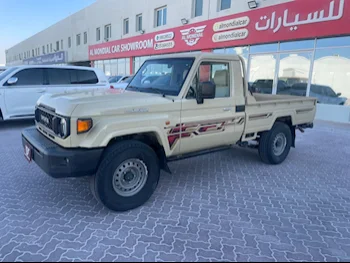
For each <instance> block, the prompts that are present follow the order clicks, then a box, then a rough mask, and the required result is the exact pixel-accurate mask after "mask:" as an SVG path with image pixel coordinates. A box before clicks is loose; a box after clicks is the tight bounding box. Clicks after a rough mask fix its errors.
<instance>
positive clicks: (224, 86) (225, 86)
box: [214, 69, 230, 98]
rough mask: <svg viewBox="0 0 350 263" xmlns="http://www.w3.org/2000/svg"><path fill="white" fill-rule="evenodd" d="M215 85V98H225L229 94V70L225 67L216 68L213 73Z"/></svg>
mask: <svg viewBox="0 0 350 263" xmlns="http://www.w3.org/2000/svg"><path fill="white" fill-rule="evenodd" d="M214 83H215V85H216V95H215V97H216V98H225V97H229V96H230V85H229V72H228V70H227V69H223V70H217V71H216V72H215V75H214Z"/></svg>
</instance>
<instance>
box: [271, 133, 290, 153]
mask: <svg viewBox="0 0 350 263" xmlns="http://www.w3.org/2000/svg"><path fill="white" fill-rule="evenodd" d="M286 146H287V138H286V136H285V135H284V134H283V133H279V134H277V136H276V137H275V140H274V141H273V153H274V154H275V155H276V156H280V155H281V154H282V153H283V152H284V150H285V149H286Z"/></svg>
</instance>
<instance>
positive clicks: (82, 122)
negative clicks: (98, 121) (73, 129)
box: [77, 119, 92, 134]
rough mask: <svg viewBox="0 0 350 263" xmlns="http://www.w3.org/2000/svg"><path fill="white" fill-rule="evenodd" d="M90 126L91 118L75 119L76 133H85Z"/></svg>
mask: <svg viewBox="0 0 350 263" xmlns="http://www.w3.org/2000/svg"><path fill="white" fill-rule="evenodd" d="M91 128H92V119H79V120H78V121H77V133H78V134H80V133H85V132H88V131H90V130H91Z"/></svg>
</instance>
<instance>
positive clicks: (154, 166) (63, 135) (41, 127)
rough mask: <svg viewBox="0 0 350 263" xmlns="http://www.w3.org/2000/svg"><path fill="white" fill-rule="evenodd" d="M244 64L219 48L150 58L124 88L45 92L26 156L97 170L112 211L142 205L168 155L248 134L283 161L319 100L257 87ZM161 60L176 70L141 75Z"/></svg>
mask: <svg viewBox="0 0 350 263" xmlns="http://www.w3.org/2000/svg"><path fill="white" fill-rule="evenodd" d="M244 63H245V62H244V59H243V58H242V57H240V56H237V55H228V54H213V53H187V54H172V55H166V56H160V57H152V59H149V60H146V62H145V63H143V65H142V66H141V69H140V70H139V71H138V72H137V73H136V75H135V77H133V78H132V81H131V82H130V85H129V86H128V87H127V88H126V90H125V91H124V92H114V91H113V90H108V91H107V92H101V91H97V92H81V93H75V94H68V95H60V96H53V95H49V94H48V95H45V96H42V97H41V98H40V100H39V101H38V103H37V108H36V122H35V126H34V127H28V128H26V129H24V130H23V132H22V144H23V148H24V156H25V158H26V159H27V160H28V161H29V162H31V161H33V162H35V163H36V164H37V165H38V166H39V167H40V168H41V169H42V170H43V171H45V172H46V173H47V174H48V175H50V176H52V177H54V178H66V177H79V176H91V190H92V192H93V194H94V196H95V197H96V199H97V200H99V201H100V202H101V203H102V204H104V205H105V206H106V207H108V208H109V209H111V210H114V211H127V210H130V209H134V208H137V207H139V206H141V205H142V204H144V203H145V202H146V201H147V200H148V199H149V198H150V197H151V196H152V194H153V193H154V191H155V190H156V188H157V185H158V183H159V176H160V171H161V170H164V171H167V172H170V168H169V166H168V162H170V161H175V160H178V159H182V158H189V157H193V156H196V155H200V154H204V153H209V152H212V151H218V150H224V149H225V150H227V149H229V148H231V147H232V146H233V145H239V146H242V147H245V146H248V145H249V144H248V143H249V142H252V143H254V144H255V145H256V148H257V152H258V153H259V156H260V158H261V161H262V162H264V163H267V164H270V165H276V164H281V163H282V162H284V161H285V160H286V158H287V156H288V154H289V152H290V150H291V148H292V147H295V141H296V130H298V129H299V130H301V131H304V129H305V128H312V127H313V121H314V118H315V114H316V99H315V98H306V97H296V96H282V95H270V94H268V95H267V94H256V93H255V94H254V95H252V94H251V93H250V92H247V91H248V85H247V82H246V80H245V78H246V76H245V75H244V72H243V71H242V69H244V68H245V65H244ZM216 64H222V65H227V67H222V68H221V67H220V69H218V68H217V67H215V66H214V65H216ZM155 65H165V66H168V68H169V69H171V72H170V73H169V74H168V75H167V76H163V77H162V78H158V79H157V80H156V81H154V82H153V83H151V84H150V83H143V81H142V80H143V78H144V75H143V73H142V72H144V71H146V69H149V68H153V67H154V66H155ZM203 65H205V68H208V70H202V71H201V70H200V68H201V67H202V66H203ZM207 65H209V67H207ZM242 76H243V78H242ZM52 120H55V122H56V123H58V125H53V124H52ZM306 146H308V145H306ZM229 156H230V154H228V156H227V157H229ZM277 169H278V168H277Z"/></svg>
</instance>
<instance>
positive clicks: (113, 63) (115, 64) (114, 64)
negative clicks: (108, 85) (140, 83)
mask: <svg viewBox="0 0 350 263" xmlns="http://www.w3.org/2000/svg"><path fill="white" fill-rule="evenodd" d="M110 63H111V76H117V75H118V60H117V59H112V60H111V61H110Z"/></svg>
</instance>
